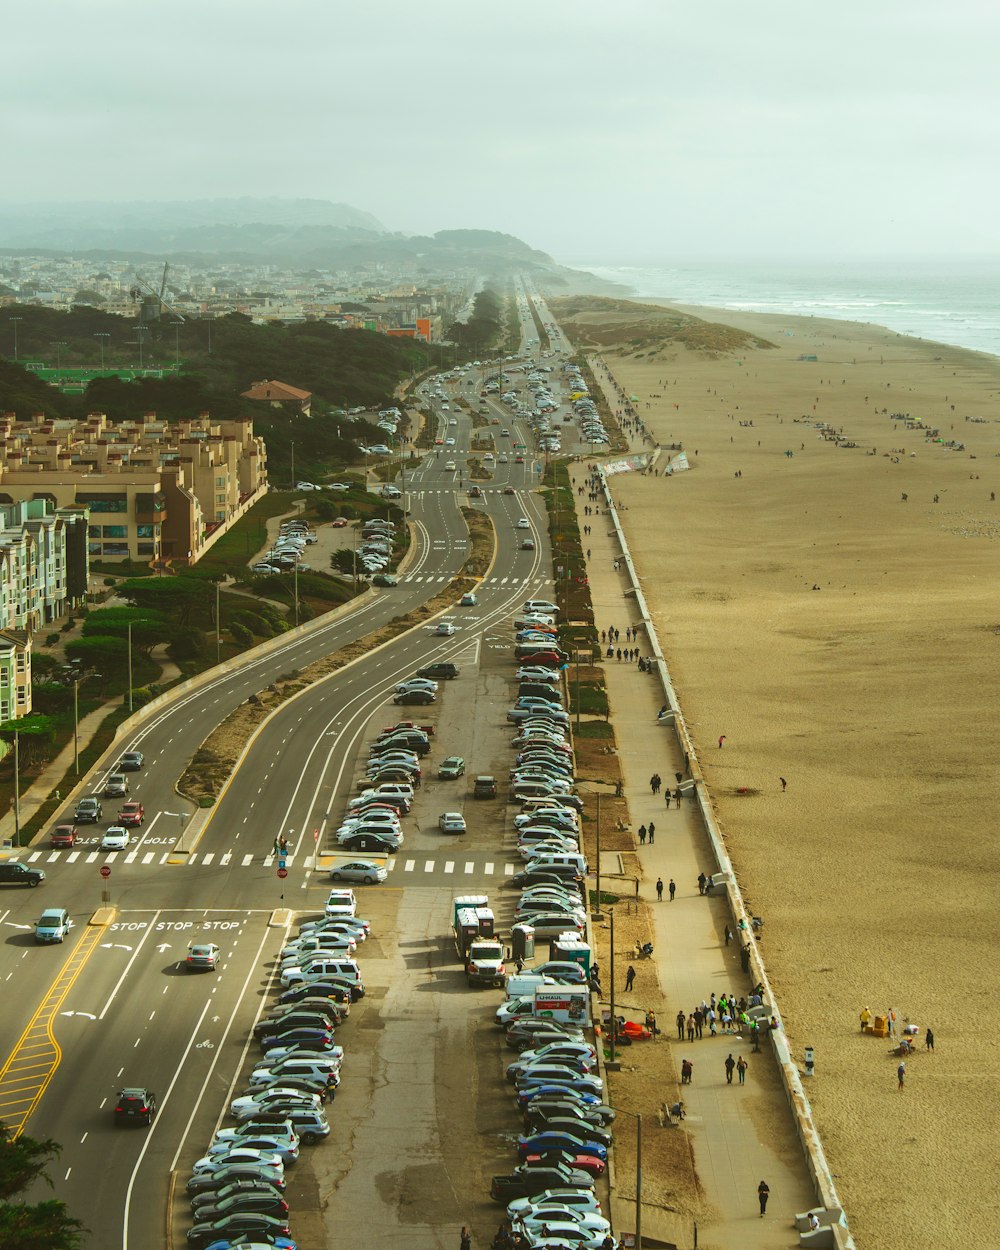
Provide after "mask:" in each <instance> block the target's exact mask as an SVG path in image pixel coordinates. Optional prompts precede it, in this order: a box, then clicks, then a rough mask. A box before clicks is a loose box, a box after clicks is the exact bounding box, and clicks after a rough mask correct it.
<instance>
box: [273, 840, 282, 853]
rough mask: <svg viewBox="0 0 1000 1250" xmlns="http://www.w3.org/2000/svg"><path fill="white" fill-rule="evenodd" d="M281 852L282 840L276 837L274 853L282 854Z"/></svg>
mask: <svg viewBox="0 0 1000 1250" xmlns="http://www.w3.org/2000/svg"><path fill="white" fill-rule="evenodd" d="M280 852H281V841H280V839H279V838H275V839H274V853H275V855H278V854H280Z"/></svg>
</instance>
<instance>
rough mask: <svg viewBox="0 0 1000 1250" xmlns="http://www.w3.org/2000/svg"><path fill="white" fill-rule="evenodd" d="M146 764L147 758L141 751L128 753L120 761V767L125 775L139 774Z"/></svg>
mask: <svg viewBox="0 0 1000 1250" xmlns="http://www.w3.org/2000/svg"><path fill="white" fill-rule="evenodd" d="M144 763H145V757H144V756H143V753H142V752H141V751H126V752H125V754H124V755H123V756H122V757H121V759H120V760H119V761H118V767H119V769H120V770H121V771H122V772H125V773H137V772H138V771H139V770H140V769H141V768H142V766H143V764H144Z"/></svg>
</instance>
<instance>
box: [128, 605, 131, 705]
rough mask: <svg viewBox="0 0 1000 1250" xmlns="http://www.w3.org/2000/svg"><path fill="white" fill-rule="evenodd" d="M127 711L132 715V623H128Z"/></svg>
mask: <svg viewBox="0 0 1000 1250" xmlns="http://www.w3.org/2000/svg"><path fill="white" fill-rule="evenodd" d="M128 710H129V715H131V713H132V622H131V621H129V623H128Z"/></svg>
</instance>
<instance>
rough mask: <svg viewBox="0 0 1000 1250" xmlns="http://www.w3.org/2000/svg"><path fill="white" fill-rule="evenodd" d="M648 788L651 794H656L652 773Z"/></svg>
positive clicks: (654, 777)
mask: <svg viewBox="0 0 1000 1250" xmlns="http://www.w3.org/2000/svg"><path fill="white" fill-rule="evenodd" d="M649 788H650V791H651V792H652V793H653V794H655V793H656V773H653V775H652V777H650V779H649Z"/></svg>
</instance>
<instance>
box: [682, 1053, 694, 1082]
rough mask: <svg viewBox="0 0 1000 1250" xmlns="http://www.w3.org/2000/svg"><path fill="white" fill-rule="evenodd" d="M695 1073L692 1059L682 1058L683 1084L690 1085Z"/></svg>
mask: <svg viewBox="0 0 1000 1250" xmlns="http://www.w3.org/2000/svg"><path fill="white" fill-rule="evenodd" d="M693 1075H694V1064H693V1063H692V1062H691V1060H690V1059H682V1060H681V1084H682V1085H690V1084H691V1077H692V1076H693Z"/></svg>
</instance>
